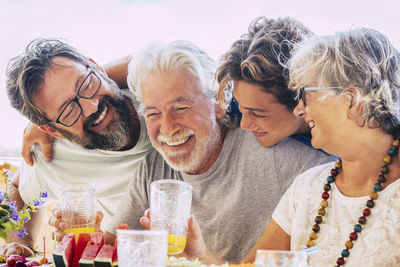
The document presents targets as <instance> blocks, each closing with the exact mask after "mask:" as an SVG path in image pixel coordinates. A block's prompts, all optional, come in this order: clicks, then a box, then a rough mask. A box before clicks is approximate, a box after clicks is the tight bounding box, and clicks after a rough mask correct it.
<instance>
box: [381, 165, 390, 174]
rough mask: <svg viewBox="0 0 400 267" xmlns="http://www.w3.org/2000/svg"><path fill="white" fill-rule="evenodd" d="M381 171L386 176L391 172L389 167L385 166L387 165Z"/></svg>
mask: <svg viewBox="0 0 400 267" xmlns="http://www.w3.org/2000/svg"><path fill="white" fill-rule="evenodd" d="M380 171H381V173H383V174H386V173H388V172H389V170H388V167H387V166H385V165H384V166H382V167H381V169H380Z"/></svg>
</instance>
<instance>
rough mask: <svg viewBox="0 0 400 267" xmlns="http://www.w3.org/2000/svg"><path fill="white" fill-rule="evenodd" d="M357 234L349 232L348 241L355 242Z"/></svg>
mask: <svg viewBox="0 0 400 267" xmlns="http://www.w3.org/2000/svg"><path fill="white" fill-rule="evenodd" d="M357 237H358V235H357V232H351V233H350V235H349V238H350V240H357Z"/></svg>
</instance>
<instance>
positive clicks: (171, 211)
mask: <svg viewBox="0 0 400 267" xmlns="http://www.w3.org/2000/svg"><path fill="white" fill-rule="evenodd" d="M191 205H192V186H191V185H190V184H188V183H186V182H183V181H177V180H158V181H155V182H152V183H151V185H150V212H151V219H150V221H151V222H150V224H151V229H152V230H166V231H168V233H169V234H168V254H169V255H176V254H179V253H182V252H183V250H184V249H185V246H186V229H187V222H188V219H189V216H190V208H191Z"/></svg>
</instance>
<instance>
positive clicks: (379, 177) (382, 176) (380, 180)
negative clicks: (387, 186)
mask: <svg viewBox="0 0 400 267" xmlns="http://www.w3.org/2000/svg"><path fill="white" fill-rule="evenodd" d="M378 182H379V183H384V182H386V178H385V176H384V175H383V174H379V176H378Z"/></svg>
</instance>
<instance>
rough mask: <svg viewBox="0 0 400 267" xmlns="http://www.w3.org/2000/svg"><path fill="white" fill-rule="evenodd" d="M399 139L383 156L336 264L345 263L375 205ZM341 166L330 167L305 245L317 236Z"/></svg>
mask: <svg viewBox="0 0 400 267" xmlns="http://www.w3.org/2000/svg"><path fill="white" fill-rule="evenodd" d="M399 144H400V142H399V139H395V140H394V141H393V143H392V147H391V148H390V149H389V150H388V154H387V155H386V156H385V157H384V158H383V162H384V165H383V166H382V167H381V168H380V170H379V171H380V174H379V175H378V179H377V183H375V184H374V186H373V191H372V192H371V193H370V194H369V197H370V199H369V200H367V203H366V206H367V207H366V208H365V209H364V210H363V212H362V216H361V217H360V218H358V223H357V224H356V225H355V226H354V232H351V233H350V235H349V240H347V241H346V243H345V249H343V250H342V252H341V257H339V258H338V259H337V260H336V264H337V266H341V265H344V264H345V263H346V261H345V258H347V257H348V256H349V255H350V249H351V248H353V245H354V241H356V240H357V237H358V234H359V233H360V232H361V231H362V229H363V225H365V223H366V222H367V218H366V217H368V216H369V215H370V214H371V209H372V208H373V207H374V206H375V200H376V199H377V198H378V192H379V191H381V190H382V187H383V185H382V184H383V183H385V182H386V178H385V174H387V173H388V172H389V169H388V165H389V164H390V163H391V162H392V157H393V156H394V155H396V153H397V151H398V149H399ZM341 167H342V163H341V161H337V162H335V168H333V169H331V175H329V176H328V178H327V183H326V184H325V185H324V192H323V193H322V201H321V203H320V205H321V207H320V209H319V210H318V216H316V217H315V219H314V221H315V224H314V225H313V227H312V232H311V233H310V235H309V236H308V240H307V242H306V246H307V247H312V246H314V245H315V244H314V240H316V239H317V238H318V234H317V233H318V232H319V230H320V226H319V224H321V223H322V217H323V216H324V215H325V214H326V208H327V207H328V199H329V193H328V192H329V191H330V190H331V183H333V182H335V179H336V176H337V175H338V174H339V172H340V170H341Z"/></svg>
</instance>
